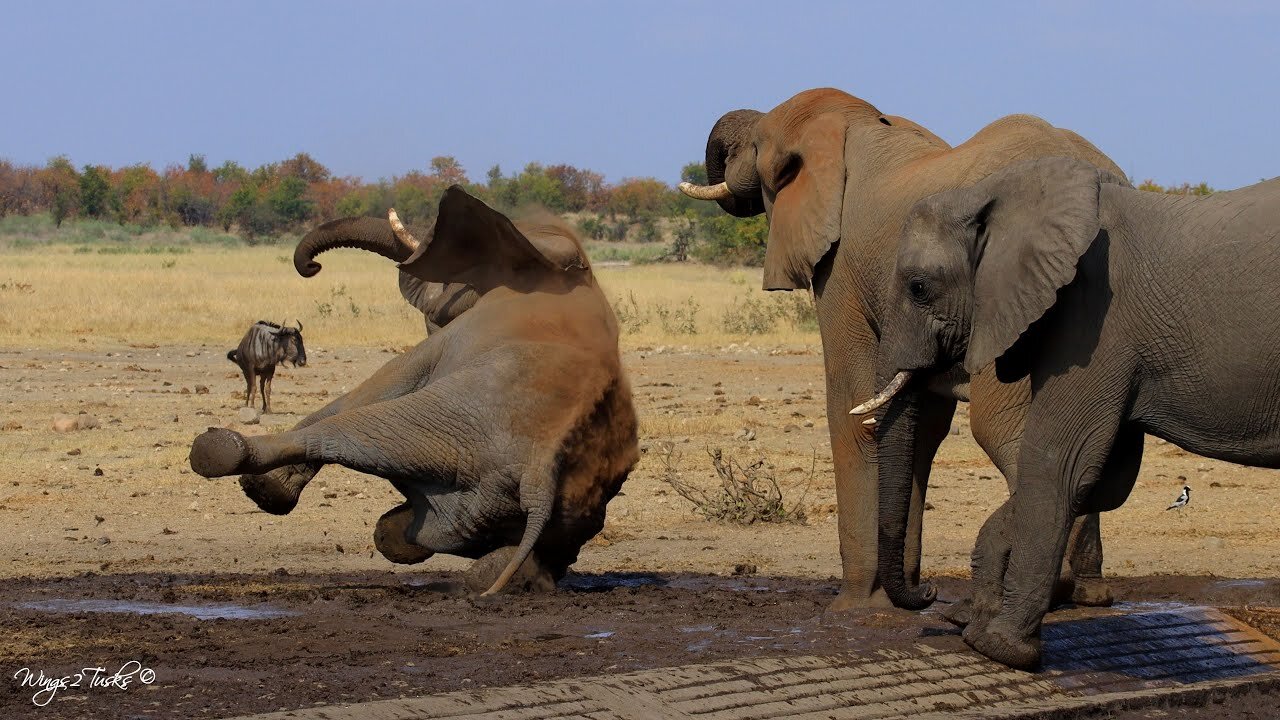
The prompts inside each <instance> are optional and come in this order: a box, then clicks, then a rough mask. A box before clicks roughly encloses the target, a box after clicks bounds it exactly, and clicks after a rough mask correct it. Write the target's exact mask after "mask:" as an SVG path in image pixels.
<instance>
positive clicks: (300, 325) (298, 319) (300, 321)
mask: <svg viewBox="0 0 1280 720" xmlns="http://www.w3.org/2000/svg"><path fill="white" fill-rule="evenodd" d="M294 319H295V320H297V321H298V332H302V319H301V318H294Z"/></svg>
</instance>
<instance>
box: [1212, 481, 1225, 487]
mask: <svg viewBox="0 0 1280 720" xmlns="http://www.w3.org/2000/svg"><path fill="white" fill-rule="evenodd" d="M1209 487H1222V483H1220V482H1218V481H1217V480H1214V481H1213V482H1211V483H1209Z"/></svg>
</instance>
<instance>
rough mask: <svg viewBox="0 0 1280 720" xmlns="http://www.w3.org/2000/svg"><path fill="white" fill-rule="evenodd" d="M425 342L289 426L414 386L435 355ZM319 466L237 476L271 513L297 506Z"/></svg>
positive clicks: (428, 372) (311, 464)
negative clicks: (349, 390) (347, 391)
mask: <svg viewBox="0 0 1280 720" xmlns="http://www.w3.org/2000/svg"><path fill="white" fill-rule="evenodd" d="M425 345H426V341H423V342H422V343H420V344H419V345H418V347H416V348H414V349H413V350H411V351H410V352H408V353H405V354H404V355H397V356H396V357H394V358H392V359H391V360H390V361H389V362H387V364H385V365H383V366H382V367H381V368H379V369H378V371H377V372H375V373H374V374H373V375H372V376H371V377H370V378H369V379H368V380H365V381H364V382H362V383H360V385H358V386H357V387H356V388H355V389H354V390H352V391H351V392H349V393H347V394H346V395H343V396H342V397H340V398H337V399H336V400H333V401H332V402H330V403H329V404H328V405H326V406H324V407H323V408H321V409H320V410H317V411H316V412H314V413H311V414H310V415H308V416H307V417H305V418H303V419H302V421H300V422H299V423H298V424H297V425H295V426H294V427H293V429H294V430H301V429H302V428H305V427H307V426H309V425H312V424H314V423H317V422H319V421H321V420H323V419H325V418H327V417H332V416H334V415H337V414H338V413H341V412H345V411H347V410H351V409H353V408H357V407H362V406H364V405H369V404H372V403H377V402H382V401H383V400H389V399H391V398H396V397H400V396H401V395H404V394H405V393H408V392H412V391H413V390H415V389H417V388H418V387H420V386H421V385H422V384H423V383H425V382H426V381H427V379H428V378H429V377H430V375H431V368H432V367H433V366H434V364H435V361H436V358H437V357H438V355H437V353H436V352H434V351H432V350H431V349H430V348H427V347H425ZM322 467H324V463H322V462H306V463H295V464H291V465H286V466H284V467H281V468H277V469H275V470H271V471H269V472H266V473H262V474H251V475H244V476H242V477H241V478H240V487H241V488H242V489H243V490H244V494H245V495H247V496H248V497H249V499H250V500H253V501H254V502H255V503H256V504H257V505H258V507H260V508H262V509H263V510H265V511H267V512H269V513H272V514H275V515H286V514H288V513H289V512H290V511H292V510H293V508H294V507H295V506H297V504H298V498H299V497H300V496H301V495H302V491H303V490H304V489H306V487H307V483H309V482H311V479H312V478H314V477H315V475H316V473H318V472H320V469H321V468H322Z"/></svg>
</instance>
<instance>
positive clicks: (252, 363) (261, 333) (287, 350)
mask: <svg viewBox="0 0 1280 720" xmlns="http://www.w3.org/2000/svg"><path fill="white" fill-rule="evenodd" d="M227 359H228V360H230V361H231V362H233V363H235V364H237V365H239V366H240V372H242V373H244V382H245V386H246V387H245V393H244V394H245V399H244V404H245V405H246V406H247V407H253V395H254V387H253V380H254V378H257V379H258V384H259V386H261V388H262V412H264V413H269V412H271V379H272V378H273V377H275V374H276V365H277V364H278V363H282V362H291V363H293V365H294V367H302V366H304V365H306V364H307V350H306V348H305V347H303V345H302V321H301V320H299V321H298V327H296V328H291V327H284V326H283V325H277V324H276V323H273V322H267V321H266V320H259V321H258V322H256V323H254V324H253V326H252V327H250V328H249V332H246V333H245V334H244V337H243V338H241V340H240V346H239V347H237V348H236V349H235V350H228V351H227Z"/></svg>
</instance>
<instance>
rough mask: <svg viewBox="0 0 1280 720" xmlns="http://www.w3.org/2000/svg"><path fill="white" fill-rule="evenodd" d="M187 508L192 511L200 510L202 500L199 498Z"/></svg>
mask: <svg viewBox="0 0 1280 720" xmlns="http://www.w3.org/2000/svg"><path fill="white" fill-rule="evenodd" d="M187 509H188V510H190V511H191V512H200V501H198V500H197V501H194V502H192V503H191V504H190V505H188V506H187Z"/></svg>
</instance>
